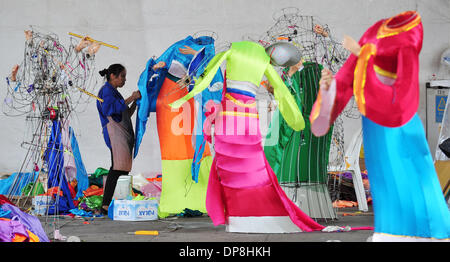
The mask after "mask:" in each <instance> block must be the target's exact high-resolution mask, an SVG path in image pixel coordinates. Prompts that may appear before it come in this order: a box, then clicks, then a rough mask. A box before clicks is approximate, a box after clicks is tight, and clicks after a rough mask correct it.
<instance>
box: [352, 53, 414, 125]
mask: <svg viewBox="0 0 450 262" xmlns="http://www.w3.org/2000/svg"><path fill="white" fill-rule="evenodd" d="M358 62H359V61H358ZM361 75H362V73H361ZM355 78H356V71H355ZM354 88H355V87H354ZM354 93H355V95H357V94H358V93H357V91H354ZM361 93H362V92H361ZM363 99H364V100H363ZM359 100H363V101H362V102H361V106H360V105H359V104H358V107H360V111H361V113H362V114H363V115H365V116H366V117H367V118H369V119H370V120H372V121H374V122H375V123H377V124H379V125H382V126H386V127H398V126H401V125H404V124H405V123H406V122H408V121H409V120H411V118H412V117H413V116H414V115H415V114H416V112H417V109H418V107H419V56H418V52H417V50H416V49H415V48H414V47H411V46H407V47H402V48H400V50H398V53H397V70H396V78H395V82H394V84H393V85H392V86H391V85H386V84H384V83H383V82H382V81H380V80H379V78H378V77H377V75H376V71H375V59H374V57H373V56H372V57H371V58H370V59H369V61H368V63H367V74H366V84H365V87H364V86H363V93H362V97H361V98H360V99H359ZM357 102H358V100H357ZM364 102H365V103H364ZM361 107H364V109H365V110H361Z"/></svg>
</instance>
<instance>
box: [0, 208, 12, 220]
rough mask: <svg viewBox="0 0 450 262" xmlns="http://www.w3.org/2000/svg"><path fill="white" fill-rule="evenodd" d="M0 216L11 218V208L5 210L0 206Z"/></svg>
mask: <svg viewBox="0 0 450 262" xmlns="http://www.w3.org/2000/svg"><path fill="white" fill-rule="evenodd" d="M0 217H2V218H11V210H3V209H1V208H0Z"/></svg>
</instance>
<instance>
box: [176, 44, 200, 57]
mask: <svg viewBox="0 0 450 262" xmlns="http://www.w3.org/2000/svg"><path fill="white" fill-rule="evenodd" d="M184 47H185V48H179V49H178V50H180V53H182V54H184V55H195V54H197V51H195V50H194V49H192V48H191V47H190V46H187V45H185V46H184Z"/></svg>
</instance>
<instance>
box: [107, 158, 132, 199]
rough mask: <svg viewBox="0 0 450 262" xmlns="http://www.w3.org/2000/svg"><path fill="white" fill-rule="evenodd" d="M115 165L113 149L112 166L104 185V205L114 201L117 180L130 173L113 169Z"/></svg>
mask: <svg viewBox="0 0 450 262" xmlns="http://www.w3.org/2000/svg"><path fill="white" fill-rule="evenodd" d="M113 166H114V160H113V154H112V151H111V168H110V169H109V173H108V175H107V177H106V182H105V184H104V185H103V201H102V206H109V204H110V203H111V201H112V197H113V195H114V191H115V190H116V185H117V180H119V177H120V176H124V175H128V173H129V172H127V171H121V170H113Z"/></svg>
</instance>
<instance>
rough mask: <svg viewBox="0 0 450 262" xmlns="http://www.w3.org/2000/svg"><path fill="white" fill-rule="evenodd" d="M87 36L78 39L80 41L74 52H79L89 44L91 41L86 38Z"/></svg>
mask: <svg viewBox="0 0 450 262" xmlns="http://www.w3.org/2000/svg"><path fill="white" fill-rule="evenodd" d="M88 39H89V37H88V36H85V37H83V38H82V39H81V40H80V43H78V45H77V46H76V47H75V52H77V53H78V52H80V51H81V50H83V49H84V48H85V47H87V46H88V45H90V44H91V43H92V42H91V41H89V40H88Z"/></svg>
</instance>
